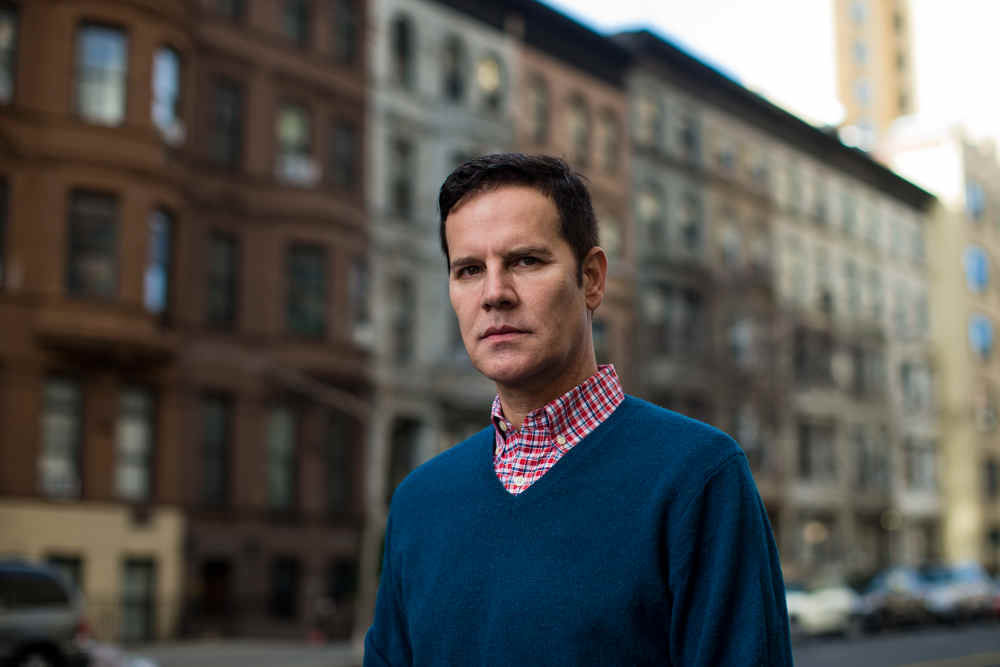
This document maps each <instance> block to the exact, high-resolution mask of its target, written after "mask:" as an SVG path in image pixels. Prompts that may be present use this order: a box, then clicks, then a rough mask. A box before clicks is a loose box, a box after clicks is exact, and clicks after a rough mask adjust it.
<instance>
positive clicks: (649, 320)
mask: <svg viewBox="0 0 1000 667" xmlns="http://www.w3.org/2000/svg"><path fill="white" fill-rule="evenodd" d="M644 292H645V294H644V296H643V315H644V319H645V326H644V328H645V330H646V337H647V340H648V347H649V349H650V351H651V352H652V354H653V355H654V356H669V355H675V354H681V353H682V352H683V353H686V354H692V355H697V354H699V353H700V352H701V351H702V347H703V345H702V336H703V335H704V331H701V327H702V326H703V324H704V318H705V312H704V306H703V300H702V296H701V294H700V293H699V292H698V291H697V290H694V289H691V288H675V287H672V286H671V285H668V284H664V283H656V284H653V285H650V286H649V287H647V288H646V289H645V290H644Z"/></svg>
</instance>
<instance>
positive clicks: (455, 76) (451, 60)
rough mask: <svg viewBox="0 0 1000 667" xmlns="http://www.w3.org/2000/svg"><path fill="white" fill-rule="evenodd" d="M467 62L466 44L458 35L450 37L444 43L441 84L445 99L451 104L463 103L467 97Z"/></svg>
mask: <svg viewBox="0 0 1000 667" xmlns="http://www.w3.org/2000/svg"><path fill="white" fill-rule="evenodd" d="M465 61H466V55H465V44H464V43H463V42H462V40H461V38H460V37H458V36H457V35H449V36H448V37H447V38H445V41H444V52H443V53H442V66H443V67H442V70H443V71H442V75H443V76H442V82H441V84H442V86H441V87H442V90H443V92H444V97H445V99H446V100H448V101H449V102H461V101H462V99H463V98H464V97H465V75H466V63H465Z"/></svg>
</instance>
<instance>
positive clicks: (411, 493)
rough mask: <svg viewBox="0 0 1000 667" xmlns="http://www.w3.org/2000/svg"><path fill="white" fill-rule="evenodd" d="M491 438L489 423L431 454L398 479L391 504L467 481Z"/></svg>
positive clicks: (491, 432)
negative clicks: (433, 454) (459, 440)
mask: <svg viewBox="0 0 1000 667" xmlns="http://www.w3.org/2000/svg"><path fill="white" fill-rule="evenodd" d="M492 441H493V426H492V425H490V426H487V427H486V428H484V429H482V430H481V431H479V432H477V433H474V434H472V435H471V436H469V437H468V438H466V439H465V440H463V441H461V442H459V443H458V444H457V445H454V446H452V447H449V448H448V449H446V450H444V451H443V452H441V453H440V454H437V455H436V456H433V457H431V458H430V459H429V460H427V461H425V462H424V463H422V464H420V465H419V466H417V467H416V468H414V470H413V471H412V472H411V473H410V474H408V475H407V476H406V477H405V478H404V479H403V481H402V482H400V484H399V486H398V487H397V488H396V491H395V492H394V493H393V496H392V504H393V505H396V504H397V503H403V502H406V503H413V502H414V501H419V500H421V499H426V498H427V497H428V496H429V495H431V494H433V493H434V492H436V491H440V490H442V489H444V488H454V487H455V486H456V485H458V484H461V483H462V482H463V481H468V480H469V479H470V478H471V477H472V476H473V474H474V472H475V470H476V465H477V463H481V461H482V456H483V449H484V448H486V447H489V448H490V449H491V451H492V446H491V443H492Z"/></svg>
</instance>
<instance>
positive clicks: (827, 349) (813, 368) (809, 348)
mask: <svg viewBox="0 0 1000 667" xmlns="http://www.w3.org/2000/svg"><path fill="white" fill-rule="evenodd" d="M792 345H793V346H792V355H793V365H794V370H795V379H796V381H798V382H800V383H803V384H816V385H828V384H830V383H831V382H833V341H832V339H831V338H830V334H829V333H828V332H825V331H814V330H812V329H806V328H799V329H796V331H795V336H794V338H793V343H792Z"/></svg>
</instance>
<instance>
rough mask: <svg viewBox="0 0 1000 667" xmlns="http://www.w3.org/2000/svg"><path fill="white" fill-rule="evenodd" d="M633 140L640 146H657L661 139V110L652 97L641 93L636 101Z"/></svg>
mask: <svg viewBox="0 0 1000 667" xmlns="http://www.w3.org/2000/svg"><path fill="white" fill-rule="evenodd" d="M635 113H636V134H635V140H636V142H637V143H638V144H639V145H640V146H649V147H658V146H659V145H660V143H661V142H662V141H663V111H662V110H661V108H660V105H659V104H658V103H657V102H656V100H654V99H653V98H652V97H650V96H648V95H643V96H641V97H640V98H639V101H638V102H636V106H635Z"/></svg>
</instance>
